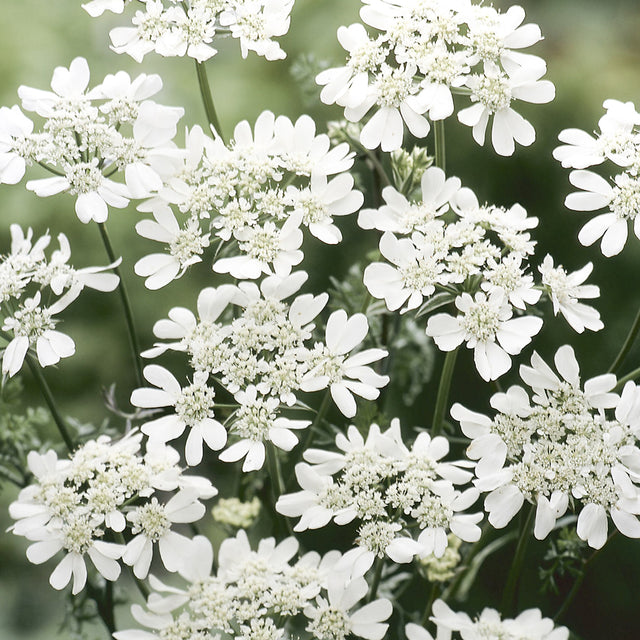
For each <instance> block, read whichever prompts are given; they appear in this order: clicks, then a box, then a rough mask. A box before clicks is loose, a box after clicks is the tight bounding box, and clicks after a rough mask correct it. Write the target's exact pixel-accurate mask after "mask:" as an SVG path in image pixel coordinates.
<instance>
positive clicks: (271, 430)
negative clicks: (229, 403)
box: [220, 386, 311, 472]
mask: <svg viewBox="0 0 640 640" xmlns="http://www.w3.org/2000/svg"><path fill="white" fill-rule="evenodd" d="M235 399H236V401H237V402H238V403H239V404H240V408H239V409H238V410H237V411H236V413H235V416H234V421H233V423H232V424H231V431H232V433H233V434H235V435H238V436H240V438H241V439H240V440H239V441H238V442H236V443H235V444H232V445H231V446H230V447H228V448H227V449H225V451H223V452H222V453H221V454H220V460H222V461H223V462H236V461H237V460H240V459H242V458H244V459H245V460H244V463H243V465H242V470H243V471H245V472H246V471H255V470H257V469H261V468H262V465H263V464H264V460H265V444H264V443H265V442H267V441H268V442H273V444H274V445H275V446H276V447H278V448H279V449H283V450H284V451H291V449H293V447H295V446H296V444H298V438H297V436H296V435H295V434H294V433H293V432H292V431H291V430H292V429H305V428H306V427H308V426H309V425H310V424H311V421H310V420H291V419H289V418H284V417H282V416H278V415H277V410H278V406H279V404H280V403H279V401H278V400H277V399H276V398H270V397H266V398H265V397H262V396H258V390H257V388H256V387H255V386H249V387H247V389H246V390H245V391H238V393H236V395H235Z"/></svg>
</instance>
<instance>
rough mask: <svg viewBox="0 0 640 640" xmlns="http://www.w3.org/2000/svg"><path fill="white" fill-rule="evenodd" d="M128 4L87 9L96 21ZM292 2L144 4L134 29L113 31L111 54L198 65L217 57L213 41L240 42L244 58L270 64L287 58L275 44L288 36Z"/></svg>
mask: <svg viewBox="0 0 640 640" xmlns="http://www.w3.org/2000/svg"><path fill="white" fill-rule="evenodd" d="M125 2H126V0H90V1H89V2H87V3H86V4H83V5H82V6H83V8H84V9H85V10H86V11H87V13H88V14H89V15H91V16H93V17H97V16H100V15H102V14H103V13H104V12H105V11H112V12H114V13H122V12H123V10H124V5H125ZM292 7H293V0H188V1H187V2H181V1H179V0H144V9H140V10H138V11H136V13H135V15H134V17H133V19H132V24H133V26H132V27H116V28H115V29H112V30H111V33H110V37H111V43H112V47H111V48H112V49H113V50H114V51H115V52H116V53H128V54H129V55H130V56H131V57H132V58H133V59H134V60H137V61H138V62H142V59H143V58H144V56H145V55H146V54H147V53H151V52H152V51H155V52H156V53H158V54H160V55H162V56H189V57H190V58H194V59H195V60H197V61H198V62H203V61H204V60H208V59H209V58H211V57H212V56H213V55H215V54H216V53H217V49H215V48H214V47H213V44H212V43H213V41H214V38H215V39H216V40H219V39H220V38H221V37H225V36H226V37H228V36H231V37H233V38H237V39H238V40H240V49H241V51H242V57H243V58H246V57H247V54H248V53H249V51H255V52H256V53H257V54H258V55H259V56H263V57H264V58H266V59H267V60H279V59H281V58H284V57H286V54H285V52H284V51H283V50H282V49H281V48H280V45H279V44H278V43H277V42H276V41H275V40H273V38H275V37H278V36H283V35H284V34H285V33H287V31H288V30H289V22H290V17H289V16H290V13H291V9H292Z"/></svg>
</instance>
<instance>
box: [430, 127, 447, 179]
mask: <svg viewBox="0 0 640 640" xmlns="http://www.w3.org/2000/svg"><path fill="white" fill-rule="evenodd" d="M433 134H434V137H435V148H436V159H435V165H436V167H439V168H440V169H442V170H443V171H445V170H446V153H445V145H444V120H436V121H435V122H434V123H433Z"/></svg>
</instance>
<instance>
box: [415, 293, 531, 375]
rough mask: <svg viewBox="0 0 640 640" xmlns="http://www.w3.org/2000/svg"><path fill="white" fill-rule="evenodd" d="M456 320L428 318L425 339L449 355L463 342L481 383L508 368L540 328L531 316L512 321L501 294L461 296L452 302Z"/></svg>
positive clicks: (507, 306) (442, 315)
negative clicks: (457, 311)
mask: <svg viewBox="0 0 640 640" xmlns="http://www.w3.org/2000/svg"><path fill="white" fill-rule="evenodd" d="M455 304H456V307H457V308H458V310H459V311H460V314H459V315H458V316H457V317H454V316H451V315H449V314H447V313H439V314H436V315H434V316H432V317H430V318H429V321H428V323H427V335H428V336H431V337H432V338H433V339H434V341H435V343H436V344H437V345H438V347H439V348H440V349H442V350H443V351H453V350H454V349H457V348H458V347H459V346H460V345H461V344H462V343H463V342H466V343H467V347H468V348H469V349H473V350H474V352H473V358H474V362H475V364H476V368H477V369H478V373H479V374H480V375H481V376H482V378H483V379H484V380H496V379H497V378H499V377H500V376H501V375H502V374H503V373H506V372H507V371H508V370H509V369H510V367H511V358H510V357H509V356H510V355H517V354H519V353H520V352H521V351H522V349H524V347H526V346H527V344H529V342H531V338H532V337H533V336H534V335H536V333H538V331H540V329H541V328H542V319H541V318H537V317H534V316H522V317H519V318H512V316H513V311H512V308H511V305H509V303H508V302H507V300H506V298H505V296H504V293H503V292H502V291H501V290H495V291H493V292H492V293H491V294H490V295H489V296H486V295H485V294H484V293H476V295H475V298H472V297H471V296H470V295H469V294H468V293H463V294H462V295H460V296H458V297H457V298H456V300H455Z"/></svg>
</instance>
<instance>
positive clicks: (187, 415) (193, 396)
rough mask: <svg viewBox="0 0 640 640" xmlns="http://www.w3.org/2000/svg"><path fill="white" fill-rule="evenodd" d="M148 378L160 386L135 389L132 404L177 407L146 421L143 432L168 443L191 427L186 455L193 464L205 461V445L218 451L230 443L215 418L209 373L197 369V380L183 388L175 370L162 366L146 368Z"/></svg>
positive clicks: (150, 407)
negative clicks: (203, 447) (167, 413)
mask: <svg viewBox="0 0 640 640" xmlns="http://www.w3.org/2000/svg"><path fill="white" fill-rule="evenodd" d="M143 373H144V377H145V378H146V379H147V380H148V381H149V382H150V383H151V384H153V385H155V387H156V388H151V387H144V388H141V389H135V390H134V391H133V393H132V394H131V404H133V405H134V406H136V407H141V408H145V409H157V408H160V407H173V408H174V410H175V413H172V414H170V415H167V416H162V417H161V418H157V419H155V420H151V421H149V422H146V423H145V424H144V425H143V426H142V432H143V433H145V434H147V435H148V436H149V438H150V440H154V441H157V442H161V443H163V444H164V443H166V442H168V441H170V440H174V439H175V438H178V437H179V436H180V435H182V433H183V432H184V430H185V429H186V428H187V427H188V428H189V435H188V437H187V442H186V444H185V458H186V461H187V464H188V465H189V466H193V465H196V464H199V463H200V462H201V461H202V444H203V442H204V443H206V444H207V446H208V447H209V448H210V449H213V450H214V451H218V450H219V449H222V447H224V445H225V444H226V442H227V431H226V429H225V428H224V427H223V426H222V424H220V422H218V420H216V419H215V417H214V411H213V407H214V398H215V392H214V390H213V387H210V386H208V385H207V381H208V378H209V374H208V373H206V372H204V371H196V372H195V373H194V376H193V383H192V384H190V385H187V386H186V387H184V388H183V387H181V386H180V383H179V382H178V381H177V380H176V378H175V377H174V376H173V374H172V373H171V372H169V371H168V370H167V369H165V368H164V367H160V366H158V365H148V366H146V367H145V368H144V372H143Z"/></svg>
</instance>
